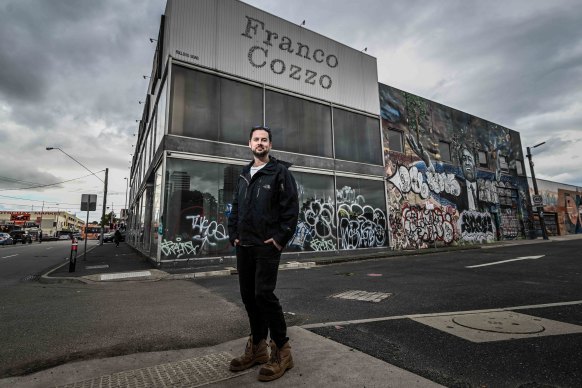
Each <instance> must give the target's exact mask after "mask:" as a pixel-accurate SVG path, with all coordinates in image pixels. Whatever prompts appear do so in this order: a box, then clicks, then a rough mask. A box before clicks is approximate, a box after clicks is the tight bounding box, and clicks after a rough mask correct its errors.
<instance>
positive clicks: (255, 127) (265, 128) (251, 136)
mask: <svg viewBox="0 0 582 388" xmlns="http://www.w3.org/2000/svg"><path fill="white" fill-rule="evenodd" d="M258 130H263V131H266V132H267V133H268V134H269V142H273V139H272V135H271V128H269V127H265V126H264V125H256V126H254V127H252V128H251V132H250V133H249V140H251V139H252V138H253V132H255V131H258Z"/></svg>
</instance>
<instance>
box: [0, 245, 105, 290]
mask: <svg viewBox="0 0 582 388" xmlns="http://www.w3.org/2000/svg"><path fill="white" fill-rule="evenodd" d="M88 244H89V245H91V244H95V241H90V242H89V243H88ZM70 250H71V240H68V241H67V240H61V241H45V242H43V243H41V244H39V243H38V242H33V243H32V244H14V245H2V246H0V288H1V287H5V286H13V285H15V284H18V283H20V282H22V281H30V280H34V279H35V278H38V276H39V275H40V274H42V273H44V272H46V270H47V269H50V268H52V267H54V266H55V265H57V264H60V263H62V262H63V261H64V260H65V257H66V258H68V257H69V253H70Z"/></svg>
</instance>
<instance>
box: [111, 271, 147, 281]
mask: <svg viewBox="0 0 582 388" xmlns="http://www.w3.org/2000/svg"><path fill="white" fill-rule="evenodd" d="M151 274H152V273H151V272H150V271H137V272H122V273H111V274H104V275H101V280H115V279H127V278H138V277H143V276H151Z"/></svg>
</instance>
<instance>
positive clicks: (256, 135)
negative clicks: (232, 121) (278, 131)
mask: <svg viewBox="0 0 582 388" xmlns="http://www.w3.org/2000/svg"><path fill="white" fill-rule="evenodd" d="M271 145H272V144H271V142H270V141H269V133H268V132H267V131H265V130H263V129H257V130H256V131H254V132H253V135H252V137H251V140H249V147H251V151H252V152H253V155H255V156H256V157H258V158H262V157H263V156H266V155H268V154H269V151H271Z"/></svg>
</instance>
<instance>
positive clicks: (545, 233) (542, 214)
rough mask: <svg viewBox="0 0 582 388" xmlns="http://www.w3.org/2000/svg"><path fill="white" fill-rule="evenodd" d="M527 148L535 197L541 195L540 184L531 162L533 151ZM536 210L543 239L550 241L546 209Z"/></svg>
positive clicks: (538, 207) (540, 207) (537, 208)
mask: <svg viewBox="0 0 582 388" xmlns="http://www.w3.org/2000/svg"><path fill="white" fill-rule="evenodd" d="M544 143H545V142H543V143H540V144H537V145H535V146H533V147H532V148H536V147H539V146H541V145H542V144H544ZM526 148H527V155H526V156H527V158H528V160H529V169H530V171H531V181H532V183H533V187H534V194H535V195H539V194H538V183H537V181H536V174H535V172H534V163H533V161H532V160H531V151H530V148H529V147H526ZM536 210H537V212H538V217H539V219H540V227H541V228H542V238H543V239H544V240H548V234H547V232H546V222H545V220H544V208H543V207H542V206H536Z"/></svg>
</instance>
